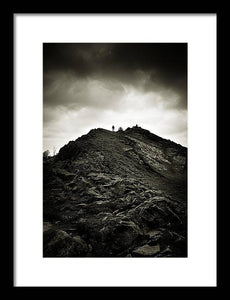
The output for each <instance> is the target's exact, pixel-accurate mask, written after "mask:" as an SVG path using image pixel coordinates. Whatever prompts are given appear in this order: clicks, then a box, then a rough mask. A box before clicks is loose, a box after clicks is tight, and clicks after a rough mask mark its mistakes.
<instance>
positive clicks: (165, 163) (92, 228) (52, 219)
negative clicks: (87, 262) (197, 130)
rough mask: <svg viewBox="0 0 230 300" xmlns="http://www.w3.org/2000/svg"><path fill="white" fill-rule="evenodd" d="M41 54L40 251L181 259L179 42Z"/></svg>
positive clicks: (183, 115) (182, 57)
mask: <svg viewBox="0 0 230 300" xmlns="http://www.w3.org/2000/svg"><path fill="white" fill-rule="evenodd" d="M42 51H43V60H42V63H43V157H42V162H43V199H41V201H43V203H42V206H43V216H42V217H43V220H42V222H43V237H42V239H43V257H59V258H62V257H72V258H75V257H82V258H83V257H88V258H90V257H93V258H99V257H104V258H105V257H110V258H116V257H124V258H127V259H129V258H141V257H142V258H143V257H145V258H154V259H157V258H166V257H167V258H174V257H177V258H178V257H179V258H180V257H187V256H188V249H187V241H188V230H187V229H188V224H187V216H188V209H187V207H188V203H187V202H188V201H187V198H188V197H187V178H188V176H187V153H188V144H187V129H188V128H187V127H188V126H187V113H188V109H187V43H183V42H179V43H177V42H175V43H171V42H170V43H168V42H167V43H151V42H149V43H109V42H106V43H66V42H64V43H60V42H58V43H53V42H44V43H43V44H42Z"/></svg>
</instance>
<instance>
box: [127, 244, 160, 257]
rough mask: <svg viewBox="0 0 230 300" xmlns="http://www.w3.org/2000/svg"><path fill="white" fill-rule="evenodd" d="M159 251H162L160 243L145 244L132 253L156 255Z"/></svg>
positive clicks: (134, 254)
mask: <svg viewBox="0 0 230 300" xmlns="http://www.w3.org/2000/svg"><path fill="white" fill-rule="evenodd" d="M159 252H160V246H159V245H156V246H149V245H144V246H141V247H139V248H137V249H135V250H133V252H132V255H133V256H155V255H156V254H157V253H159Z"/></svg>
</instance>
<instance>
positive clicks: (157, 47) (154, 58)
mask: <svg viewBox="0 0 230 300" xmlns="http://www.w3.org/2000/svg"><path fill="white" fill-rule="evenodd" d="M43 51H44V52H43V57H44V60H43V61H44V87H45V88H49V87H50V86H51V85H52V83H53V82H54V81H55V80H56V79H57V74H60V73H64V74H69V79H68V80H71V79H70V78H71V76H72V78H75V79H78V80H79V79H84V78H93V79H99V80H105V79H106V80H107V83H108V87H109V80H108V79H111V80H112V81H113V82H114V81H116V82H117V87H118V88H121V85H120V86H119V84H118V83H119V82H122V83H124V84H129V85H134V86H135V87H139V88H140V89H142V92H148V91H158V92H159V91H163V90H171V91H174V92H175V93H177V94H178V96H179V100H178V103H177V108H178V109H180V108H183V109H184V108H186V104H187V100H186V99H187V95H186V91H187V44H181V43H178V44H177V43H173V44H161V43H159V44H158V43H157V44H155V43H154V44H65V43H63V44H52V43H49V44H44V48H43ZM140 74H141V75H142V79H144V80H143V81H141V80H140ZM114 88H115V89H116V87H114ZM45 100H47V101H49V98H47V99H45ZM78 100H79V99H78Z"/></svg>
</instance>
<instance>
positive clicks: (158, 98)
mask: <svg viewBox="0 0 230 300" xmlns="http://www.w3.org/2000/svg"><path fill="white" fill-rule="evenodd" d="M136 124H138V125H139V126H141V127H142V128H144V129H148V130H150V131H151V132H152V133H155V134H157V135H159V136H161V137H163V138H167V139H170V140H173V141H175V142H176V143H179V144H181V145H184V146H187V44H183V43H176V44H175V43H172V44H158V43H157V44H156V43H154V44H149V43H146V44H139V43H138V44H123V43H122V44H119V43H118V44H79V43H77V44H65V43H59V44H54V43H45V44H43V129H44V130H43V137H44V140H43V149H44V150H47V149H48V150H50V152H51V154H53V148H54V147H55V148H56V151H57V152H58V150H59V149H60V148H61V147H62V146H64V145H65V144H66V143H68V142H69V141H70V140H75V139H77V138H78V137H80V136H81V135H83V134H86V133H88V132H89V131H90V130H91V129H93V128H105V129H109V130H111V128H112V125H114V126H115V130H117V129H118V127H119V126H121V127H123V129H126V128H127V127H132V126H134V125H136Z"/></svg>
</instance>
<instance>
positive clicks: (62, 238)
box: [43, 229, 88, 257]
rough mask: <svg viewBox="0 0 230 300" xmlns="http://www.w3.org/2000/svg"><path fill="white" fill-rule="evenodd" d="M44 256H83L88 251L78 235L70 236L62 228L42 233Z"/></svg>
mask: <svg viewBox="0 0 230 300" xmlns="http://www.w3.org/2000/svg"><path fill="white" fill-rule="evenodd" d="M43 243H44V248H43V251H44V252H43V255H44V257H58V256H63V257H76V256H85V255H86V254H87V252H88V247H87V245H86V243H85V242H84V241H83V240H82V238H81V237H80V236H74V237H71V236H70V235H69V234H67V233H66V232H65V231H63V230H52V229H51V230H48V231H45V232H44V233H43Z"/></svg>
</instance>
